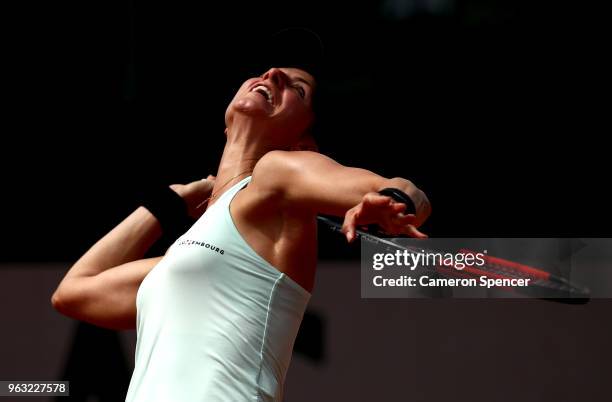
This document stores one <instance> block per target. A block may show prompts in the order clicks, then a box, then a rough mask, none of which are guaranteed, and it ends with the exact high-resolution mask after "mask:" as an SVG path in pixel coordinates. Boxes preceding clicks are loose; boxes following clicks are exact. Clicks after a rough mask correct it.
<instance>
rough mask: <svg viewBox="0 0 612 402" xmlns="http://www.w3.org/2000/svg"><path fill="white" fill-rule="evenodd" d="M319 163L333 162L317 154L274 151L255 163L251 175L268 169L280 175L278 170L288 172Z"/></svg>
mask: <svg viewBox="0 0 612 402" xmlns="http://www.w3.org/2000/svg"><path fill="white" fill-rule="evenodd" d="M319 163H334V160H333V159H331V158H330V157H328V156H326V155H323V154H321V153H318V152H312V151H279V150H276V151H270V152H268V153H267V154H265V155H264V156H263V157H262V158H261V159H260V160H259V161H258V162H257V165H256V166H255V171H254V172H253V174H254V175H255V173H256V172H257V171H258V170H265V171H268V169H274V171H275V172H277V173H280V172H279V171H278V169H281V171H284V170H287V171H290V170H291V169H294V168H303V167H307V166H308V165H312V164H319Z"/></svg>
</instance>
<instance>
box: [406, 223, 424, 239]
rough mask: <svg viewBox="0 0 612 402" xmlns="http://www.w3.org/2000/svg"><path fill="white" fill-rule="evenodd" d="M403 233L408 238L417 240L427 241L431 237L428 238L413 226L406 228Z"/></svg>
mask: <svg viewBox="0 0 612 402" xmlns="http://www.w3.org/2000/svg"><path fill="white" fill-rule="evenodd" d="M403 233H404V234H405V235H407V236H410V237H416V238H417V239H426V238H428V237H429V236H427V235H426V234H425V233H423V232H421V231H419V230H418V229H417V228H416V227H414V226H413V225H407V226H405V227H404V231H403Z"/></svg>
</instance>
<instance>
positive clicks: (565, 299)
mask: <svg viewBox="0 0 612 402" xmlns="http://www.w3.org/2000/svg"><path fill="white" fill-rule="evenodd" d="M318 220H319V222H321V223H323V224H325V225H326V226H327V227H328V228H330V229H331V230H333V231H335V232H338V233H341V234H342V232H341V230H342V224H341V223H339V222H337V221H335V220H333V219H330V218H327V217H324V216H318ZM355 232H356V237H357V238H358V239H361V240H363V241H367V242H370V243H372V244H376V245H377V246H378V247H382V248H384V249H385V251H388V252H395V251H396V250H400V251H402V252H403V251H404V250H405V251H407V252H408V253H423V252H425V253H429V252H431V253H440V251H435V250H427V249H423V248H422V247H411V246H406V245H402V244H400V243H399V242H397V241H396V240H394V239H393V238H389V237H385V235H384V234H383V233H380V232H377V231H375V230H374V227H373V226H370V227H368V230H367V231H366V230H360V229H357V230H356V231H355ZM342 235H343V236H344V234H342ZM459 252H460V253H471V254H476V253H474V252H473V251H470V250H466V249H461V250H459ZM482 258H483V259H484V264H483V265H482V266H465V267H462V268H461V269H457V268H456V267H455V266H454V265H452V264H441V265H438V266H435V267H434V268H435V271H436V272H437V273H438V274H439V275H440V276H442V277H446V278H467V279H471V278H474V279H476V280H478V278H480V277H481V276H486V277H487V278H490V279H529V286H515V287H503V286H499V287H498V288H500V289H504V290H508V291H512V292H516V293H519V294H523V295H525V296H529V297H534V298H538V299H546V300H552V301H557V302H561V303H569V304H584V303H586V302H588V301H589V299H590V291H589V289H588V288H586V287H585V286H582V285H579V284H576V283H573V282H571V281H570V280H568V279H566V278H563V277H560V276H557V275H554V274H552V273H550V272H547V271H545V270H543V269H540V268H534V267H531V266H529V265H526V264H521V263H518V262H514V261H509V260H506V259H502V258H498V257H494V256H489V255H484V256H483V257H482Z"/></svg>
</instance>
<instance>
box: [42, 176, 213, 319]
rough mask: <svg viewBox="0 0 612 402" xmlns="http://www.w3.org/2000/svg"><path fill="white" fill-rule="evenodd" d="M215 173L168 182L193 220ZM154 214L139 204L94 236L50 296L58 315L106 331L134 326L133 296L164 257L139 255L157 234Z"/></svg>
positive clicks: (155, 238) (208, 191) (145, 250)
mask: <svg viewBox="0 0 612 402" xmlns="http://www.w3.org/2000/svg"><path fill="white" fill-rule="evenodd" d="M213 184H214V177H212V176H209V177H208V178H207V179H206V180H198V181H194V182H192V183H189V184H187V185H179V184H175V185H172V186H170V187H171V188H172V189H173V190H174V191H176V192H177V193H178V194H179V195H180V196H181V197H182V198H183V200H185V202H186V204H187V207H188V211H189V214H190V215H191V216H192V217H193V218H197V215H201V214H202V213H203V210H198V209H197V208H196V207H197V206H198V205H200V203H201V202H202V201H203V200H205V199H206V198H207V197H208V196H209V195H210V191H211V190H212V186H213ZM161 235H162V229H161V226H160V224H159V221H158V220H157V218H156V217H155V216H154V215H153V214H152V213H150V212H149V211H148V210H147V209H146V208H144V207H139V208H137V209H136V210H135V211H134V212H133V213H132V214H130V215H129V216H128V217H127V218H126V219H124V220H123V221H122V222H121V223H120V224H119V225H117V226H116V227H115V228H114V229H112V230H111V231H110V232H109V233H107V234H106V235H105V236H104V237H102V238H101V239H100V240H98V241H97V242H96V243H95V244H94V245H93V246H92V247H91V248H90V249H89V250H88V251H87V252H86V253H85V254H84V255H83V256H82V257H81V258H80V259H79V260H78V261H77V262H76V263H75V264H74V265H73V266H72V267H71V268H70V270H69V271H68V272H67V273H66V276H65V277H64V279H63V280H62V281H61V283H60V284H59V286H58V288H57V290H56V291H55V293H54V294H53V296H52V298H51V303H52V304H53V307H54V308H55V309H56V310H58V311H59V312H60V313H62V314H64V315H66V316H68V317H71V318H74V319H77V320H82V321H86V322H89V323H92V324H94V325H98V326H101V327H105V328H110V329H134V328H135V327H136V294H137V292H138V288H139V287H140V284H141V283H142V281H143V280H144V278H145V276H147V274H148V273H149V272H150V271H151V269H153V267H154V266H155V265H156V264H157V263H159V261H160V260H161V259H162V257H155V258H146V259H145V258H143V257H144V255H145V253H146V252H147V251H148V250H149V248H150V247H151V246H152V245H153V244H154V243H155V242H156V241H157V240H158V239H159V238H160V237H161Z"/></svg>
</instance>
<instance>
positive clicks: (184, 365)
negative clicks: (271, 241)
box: [126, 176, 310, 402]
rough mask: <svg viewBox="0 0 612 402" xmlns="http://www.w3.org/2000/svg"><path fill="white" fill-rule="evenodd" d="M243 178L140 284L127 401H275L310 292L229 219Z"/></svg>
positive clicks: (280, 391) (203, 216)
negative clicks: (265, 256) (260, 252)
mask: <svg viewBox="0 0 612 402" xmlns="http://www.w3.org/2000/svg"><path fill="white" fill-rule="evenodd" d="M250 179H251V177H250V176H249V177H247V178H245V179H243V180H242V181H240V182H239V183H237V184H236V185H234V186H232V187H231V188H230V189H229V190H227V191H226V192H225V193H224V194H223V195H222V196H221V197H220V198H219V199H218V200H217V202H216V203H215V204H214V205H212V206H211V207H210V208H209V209H208V210H207V211H206V212H205V213H204V215H202V217H200V219H199V220H198V221H197V222H196V223H195V224H194V225H193V226H192V227H191V229H189V230H188V231H187V233H185V234H184V235H183V236H181V237H180V238H178V239H177V240H176V241H175V242H174V244H173V245H172V246H171V247H170V249H169V250H168V252H167V253H166V255H165V256H164V258H163V259H162V260H161V261H160V262H159V263H158V264H157V265H156V266H155V267H154V268H153V269H152V270H151V272H149V274H148V275H147V276H146V277H145V279H144V280H143V282H142V284H141V285H140V288H139V289H138V293H137V296H136V306H137V328H136V331H137V342H136V364H135V368H134V373H133V375H132V379H131V381H130V386H129V389H128V393H127V398H126V401H127V402H168V401H173V402H223V401H227V402H242V401H245V402H246V401H249V402H250V401H281V400H282V395H283V383H284V380H285V374H286V372H287V369H288V367H289V362H290V360H291V353H292V350H293V344H294V341H295V337H296V335H297V332H298V329H299V326H300V323H301V321H302V317H303V315H304V311H305V309H306V305H307V304H308V301H309V299H310V293H308V292H307V291H306V290H305V289H304V288H302V287H301V286H300V285H299V284H297V283H296V282H295V281H294V280H292V279H291V278H290V277H288V276H287V275H285V274H284V273H282V272H280V271H279V270H278V269H276V268H275V267H273V266H272V265H270V264H269V263H268V262H267V261H265V260H264V259H263V258H262V257H260V256H259V255H258V254H257V253H255V251H253V249H252V248H251V247H250V246H249V245H248V244H247V243H246V241H245V240H244V239H243V238H242V236H241V235H240V233H239V232H238V230H237V228H236V226H235V225H234V222H233V220H232V217H231V214H230V211H229V205H230V202H231V201H232V199H233V198H234V196H235V195H236V193H237V192H238V191H240V190H241V189H242V188H243V187H244V186H246V184H247V183H248V182H249V181H250Z"/></svg>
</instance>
